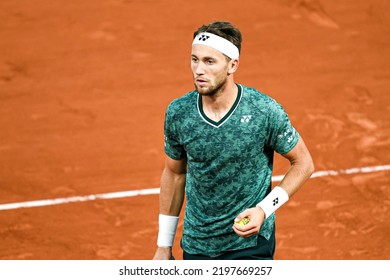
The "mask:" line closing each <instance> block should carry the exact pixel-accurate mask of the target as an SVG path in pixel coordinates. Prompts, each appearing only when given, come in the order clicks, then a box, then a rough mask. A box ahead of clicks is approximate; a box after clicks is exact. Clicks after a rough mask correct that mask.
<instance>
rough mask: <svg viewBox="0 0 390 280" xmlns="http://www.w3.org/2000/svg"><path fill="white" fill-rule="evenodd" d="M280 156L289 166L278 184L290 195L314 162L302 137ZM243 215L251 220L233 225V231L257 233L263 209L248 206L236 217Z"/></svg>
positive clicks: (261, 220) (247, 234)
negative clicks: (241, 224)
mask: <svg viewBox="0 0 390 280" xmlns="http://www.w3.org/2000/svg"><path fill="white" fill-rule="evenodd" d="M282 156H283V157H285V158H286V159H288V160H289V161H290V168H289V170H288V172H287V173H286V175H285V176H284V178H283V180H282V181H281V182H280V184H279V186H280V187H282V188H283V189H284V190H285V191H286V192H287V194H288V196H289V197H291V196H292V195H294V194H295V193H296V192H297V191H298V190H299V188H300V187H301V186H302V185H303V184H304V183H305V182H306V180H307V179H308V178H309V177H310V176H311V174H312V173H313V172H314V164H313V160H312V158H311V156H310V153H309V151H308V149H307V147H306V145H305V143H304V142H303V140H302V138H301V139H299V140H298V143H297V144H296V145H295V147H294V148H293V149H292V150H291V151H290V152H288V153H286V154H284V155H282ZM244 217H250V220H251V222H250V223H248V224H247V225H245V226H242V227H240V226H236V225H234V226H233V229H234V231H235V232H236V233H237V234H238V235H240V236H243V237H249V236H251V235H254V234H257V233H258V232H259V230H260V228H261V225H262V224H263V222H264V219H265V213H264V212H263V210H262V209H261V208H260V207H253V208H249V209H247V210H245V211H244V212H242V213H241V214H239V215H238V217H237V218H238V220H241V219H242V218H244Z"/></svg>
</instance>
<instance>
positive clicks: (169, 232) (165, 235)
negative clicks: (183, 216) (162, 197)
mask: <svg viewBox="0 0 390 280" xmlns="http://www.w3.org/2000/svg"><path fill="white" fill-rule="evenodd" d="M178 223H179V217H177V216H168V215H164V214H160V215H159V216H158V224H159V230H158V238H157V246H158V247H172V246H173V241H174V240H175V234H176V229H177V224H178Z"/></svg>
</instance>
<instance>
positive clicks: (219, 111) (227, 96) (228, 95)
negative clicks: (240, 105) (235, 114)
mask: <svg viewBox="0 0 390 280" xmlns="http://www.w3.org/2000/svg"><path fill="white" fill-rule="evenodd" d="M237 95H238V88H237V85H236V84H235V83H230V84H226V86H224V87H223V88H221V90H220V91H219V92H217V93H216V94H214V95H212V96H202V97H201V98H202V103H203V112H204V113H205V114H206V116H207V117H208V118H210V119H211V120H213V121H215V122H218V121H220V120H221V119H222V118H223V117H224V116H225V115H226V114H227V113H228V112H229V110H230V109H231V108H232V106H233V104H234V102H235V101H236V98H237Z"/></svg>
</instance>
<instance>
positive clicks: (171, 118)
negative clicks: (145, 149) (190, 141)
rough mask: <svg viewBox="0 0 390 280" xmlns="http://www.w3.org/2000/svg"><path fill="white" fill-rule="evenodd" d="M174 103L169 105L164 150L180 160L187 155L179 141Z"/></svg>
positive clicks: (171, 156) (166, 114) (165, 125)
mask: <svg viewBox="0 0 390 280" xmlns="http://www.w3.org/2000/svg"><path fill="white" fill-rule="evenodd" d="M176 121H177V120H176V119H175V115H174V108H173V106H172V105H170V106H168V108H167V110H166V113H165V122H164V151H165V153H166V154H167V155H168V156H169V157H170V158H172V159H176V160H179V159H181V158H183V157H184V156H185V150H184V147H183V145H182V144H180V141H179V134H178V132H177V128H176V126H177V124H176Z"/></svg>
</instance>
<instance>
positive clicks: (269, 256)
mask: <svg viewBox="0 0 390 280" xmlns="http://www.w3.org/2000/svg"><path fill="white" fill-rule="evenodd" d="M275 243H276V242H275V227H274V231H273V233H272V235H271V237H270V238H269V240H267V239H265V238H264V237H263V236H261V235H259V237H258V238H257V245H256V246H254V247H250V248H246V249H242V250H235V251H229V252H225V253H223V254H221V255H219V256H217V257H209V256H205V255H193V254H188V253H187V252H185V251H183V260H273V259H274V254H275Z"/></svg>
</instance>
